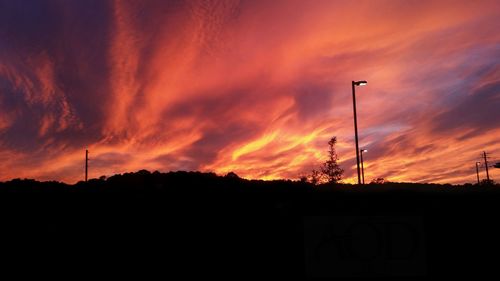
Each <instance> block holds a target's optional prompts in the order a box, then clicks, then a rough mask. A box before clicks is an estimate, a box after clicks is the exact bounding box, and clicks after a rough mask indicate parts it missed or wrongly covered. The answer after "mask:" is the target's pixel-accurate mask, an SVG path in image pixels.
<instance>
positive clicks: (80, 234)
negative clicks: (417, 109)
mask: <svg viewBox="0 0 500 281" xmlns="http://www.w3.org/2000/svg"><path fill="white" fill-rule="evenodd" d="M498 187H499V186H498V185H496V186H495V185H484V186H477V185H470V184H468V185H461V186H455V185H438V184H412V183H383V184H367V185H365V186H353V185H349V184H323V185H312V184H310V183H307V182H300V181H291V180H276V181H262V180H246V179H242V178H240V177H238V176H237V175H236V174H234V173H229V174H227V175H226V176H217V175H216V174H213V173H201V172H169V173H159V172H153V173H151V172H149V171H146V170H141V171H138V172H135V173H126V174H121V175H114V176H111V177H109V178H104V177H102V178H100V179H91V180H89V181H88V182H79V183H77V184H74V185H68V184H64V183H60V182H38V181H35V180H29V179H15V180H11V181H7V182H3V183H0V215H1V218H2V220H1V222H2V224H3V230H2V232H1V234H0V238H1V241H3V245H2V247H3V248H2V249H3V250H2V259H4V261H6V262H7V264H10V265H11V266H12V267H19V268H26V267H29V268H30V269H31V270H39V271H54V270H55V271H61V272H62V271H64V272H73V274H74V273H75V272H82V273H89V274H92V273H96V272H98V271H100V270H105V271H106V272H108V273H110V272H111V273H113V272H115V273H116V272H122V273H125V272H129V271H132V272H136V273H137V272H139V273H140V274H146V273H154V274H160V275H163V276H173V275H174V274H181V275H183V276H227V277H229V276H233V277H234V276H236V277H238V276H240V277H248V276H253V277H265V276H267V277H269V276H272V277H284V278H287V277H293V278H296V277H307V276H310V275H311V272H310V270H309V271H308V269H307V268H308V266H307V264H308V258H307V252H308V247H307V245H308V242H307V241H308V238H307V237H309V236H308V235H309V234H308V233H309V232H308V227H307V226H308V225H310V223H311V221H313V222H314V221H315V219H316V218H325V217H329V218H334V219H338V218H342V219H341V221H344V220H346V219H347V220H351V219H353V218H364V219H368V220H370V221H378V220H379V219H380V218H389V219H397V220H399V219H401V218H402V219H403V220H405V219H406V220H410V221H412V220H413V219H415V218H417V219H419V220H421V221H422V222H423V223H422V225H420V226H419V228H420V229H421V231H422V232H421V236H422V237H421V238H422V241H424V240H425V244H422V246H421V247H420V248H421V250H422V251H423V254H422V255H424V256H423V258H421V259H419V260H417V263H419V264H417V265H418V266H421V267H422V265H423V268H424V269H423V270H421V269H419V270H417V271H412V269H408V270H407V271H408V272H407V274H409V275H410V276H413V275H417V276H420V275H424V276H437V277H442V276H450V275H464V274H470V275H478V274H493V273H495V270H494V269H495V266H494V265H495V264H496V259H491V258H489V256H487V255H486V253H488V252H492V253H498V250H500V243H499V242H498V241H499V240H498V237H500V236H499V234H500V231H499V230H497V229H496V219H497V217H496V214H498V213H499V212H498V211H499V208H500V207H499V205H498V199H499V198H500V191H499V190H500V189H499V188H498ZM333 225H335V224H333ZM366 231H369V230H366ZM394 241H397V239H396V240H394ZM391 251H392V250H391ZM471 257H473V259H471ZM376 262H380V261H378V260H377V261H376ZM376 262H372V261H368V262H367V261H365V260H363V261H360V263H362V264H363V266H364V267H363V268H364V269H363V270H365V271H363V270H361V271H359V270H358V268H356V269H355V270H354V269H353V271H352V272H350V273H348V277H352V276H351V275H352V274H354V275H356V274H358V272H361V273H359V274H360V275H361V276H364V275H366V276H372V275H373V274H376V275H377V276H379V275H381V276H391V274H392V272H393V271H392V270H386V269H384V270H385V271H383V272H382V273H381V272H379V271H377V270H379V269H380V268H382V267H384V268H385V267H387V266H388V265H387V264H384V265H380V264H378V265H377V263H376ZM391 262H392V261H391ZM398 262H399V261H398ZM354 264H355V265H356V263H354ZM397 265H398V264H393V263H391V266H392V267H394V268H397V267H398V266H397ZM418 266H417V267H418ZM370 267H373V268H371V269H369V268H370ZM367 268H368V269H367ZM374 268H375V269H374ZM376 268H379V269H376ZM419 268H420V267H419ZM366 270H368V271H366ZM313 271H314V270H313ZM349 274H351V275H349ZM312 275H313V276H315V275H314V272H313V273H312ZM334 275H335V274H334ZM327 277H328V274H327Z"/></svg>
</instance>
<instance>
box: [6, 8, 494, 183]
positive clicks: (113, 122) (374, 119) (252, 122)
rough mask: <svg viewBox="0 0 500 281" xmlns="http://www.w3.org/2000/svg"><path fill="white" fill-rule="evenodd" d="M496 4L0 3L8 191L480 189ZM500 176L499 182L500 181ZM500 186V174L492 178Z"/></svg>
mask: <svg viewBox="0 0 500 281" xmlns="http://www.w3.org/2000/svg"><path fill="white" fill-rule="evenodd" d="M499 11H500V4H499V2H498V1H486V0H485V1H480V2H475V3H471V2H470V1H432V2H425V1H424V2H423V1H404V2H401V1H356V2H355V3H354V2H352V1H326V0H325V1H321V0H320V1H294V0H292V1H290V0H287V1H272V2H269V1H222V0H221V1H217V0H213V1H146V2H144V1H132V0H130V1H98V0H92V1H82V2H75V1H48V2H40V1H34V0H33V1H21V2H19V1H0V37H1V38H4V39H5V40H2V41H1V42H0V111H1V112H2V114H0V151H1V152H0V160H1V161H0V179H2V180H6V179H10V178H13V177H35V178H40V179H58V180H64V181H68V182H75V181H77V180H80V179H81V178H82V175H83V172H82V171H83V170H82V163H83V162H82V161H83V159H82V158H83V156H82V155H83V152H84V150H85V148H88V149H89V150H90V151H91V155H94V156H93V157H94V158H93V160H92V161H93V165H92V166H91V176H100V175H109V174H112V173H117V172H125V171H130V170H139V169H151V170H156V169H157V170H179V169H188V170H195V169H196V170H206V171H214V172H218V173H226V172H229V171H234V172H236V173H237V174H238V175H240V176H243V177H249V178H264V179H272V178H282V177H286V178H296V177H298V176H299V175H300V174H303V173H305V172H308V171H309V170H310V169H312V168H314V167H316V166H317V165H319V164H320V163H321V162H322V161H323V160H324V157H325V150H326V149H327V142H328V140H329V139H330V138H331V137H332V136H337V138H338V140H339V142H338V152H339V157H340V160H341V165H342V167H343V168H344V169H345V170H346V176H347V179H346V180H347V181H350V182H353V181H354V180H355V175H356V167H355V163H356V160H355V151H354V148H353V147H354V145H353V121H352V96H351V84H350V83H351V81H352V80H359V79H365V80H368V85H367V86H366V87H360V88H357V104H358V125H359V132H360V145H361V146H363V147H367V148H368V149H369V152H368V153H367V154H366V157H365V160H366V163H365V164H366V165H365V167H366V173H365V176H366V178H367V180H371V179H372V178H376V177H380V176H383V177H386V178H388V179H389V180H408V181H410V180H411V181H438V182H454V183H456V182H466V181H473V180H474V173H475V170H474V169H472V168H470V167H468V166H467V165H468V163H472V164H474V162H475V161H476V160H477V154H478V153H479V152H481V151H483V150H488V151H491V152H492V153H493V155H495V153H499V152H500V146H499V145H498V135H499V134H498V129H499V123H498V120H500V119H499V118H498V117H499V116H498V110H496V109H497V108H498V107H499V104H498V100H499V99H498V91H499V88H500V86H499V85H500V84H499V81H500V71H499V68H498V65H499V63H500V59H499V57H500V56H499V55H500V49H499V46H500V35H498V28H499V27H500V26H499V25H498V24H497V22H498V20H497V19H498V16H499ZM493 173H494V172H493ZM493 176H497V175H495V174H493Z"/></svg>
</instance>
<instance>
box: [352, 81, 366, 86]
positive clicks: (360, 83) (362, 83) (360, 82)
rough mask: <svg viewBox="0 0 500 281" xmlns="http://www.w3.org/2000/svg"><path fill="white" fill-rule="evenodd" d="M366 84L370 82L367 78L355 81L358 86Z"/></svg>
mask: <svg viewBox="0 0 500 281" xmlns="http://www.w3.org/2000/svg"><path fill="white" fill-rule="evenodd" d="M366 84H368V82H366V81H365V80H362V81H356V82H354V85H356V86H364V85H366Z"/></svg>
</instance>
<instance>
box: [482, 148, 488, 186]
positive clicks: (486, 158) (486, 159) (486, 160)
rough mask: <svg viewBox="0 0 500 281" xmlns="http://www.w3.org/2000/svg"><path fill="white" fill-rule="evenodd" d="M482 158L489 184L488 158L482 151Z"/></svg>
mask: <svg viewBox="0 0 500 281" xmlns="http://www.w3.org/2000/svg"><path fill="white" fill-rule="evenodd" d="M483 157H484V167H485V168H486V180H487V181H488V182H490V174H489V173H488V157H487V156H486V151H483Z"/></svg>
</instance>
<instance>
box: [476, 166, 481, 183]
mask: <svg viewBox="0 0 500 281" xmlns="http://www.w3.org/2000/svg"><path fill="white" fill-rule="evenodd" d="M478 164H480V162H476V175H477V184H480V181H479V166H478Z"/></svg>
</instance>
